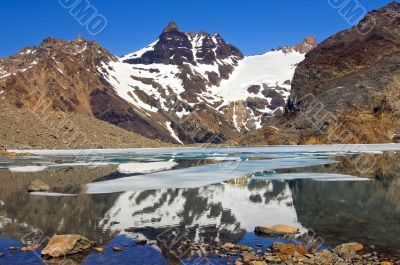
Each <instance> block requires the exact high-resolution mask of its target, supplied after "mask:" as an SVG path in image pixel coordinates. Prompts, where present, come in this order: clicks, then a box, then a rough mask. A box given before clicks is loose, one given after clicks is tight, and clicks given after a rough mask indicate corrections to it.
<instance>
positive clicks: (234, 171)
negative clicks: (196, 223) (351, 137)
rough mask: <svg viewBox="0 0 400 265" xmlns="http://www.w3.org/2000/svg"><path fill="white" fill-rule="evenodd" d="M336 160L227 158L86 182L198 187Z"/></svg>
mask: <svg viewBox="0 0 400 265" xmlns="http://www.w3.org/2000/svg"><path fill="white" fill-rule="evenodd" d="M331 163H335V161H332V160H326V159H304V158H283V159H273V160H253V161H252V160H249V161H230V162H223V163H220V164H211V165H205V166H199V167H191V168H184V169H178V170H170V171H163V172H157V173H152V174H144V175H139V176H132V177H127V178H120V179H115V180H107V181H101V182H95V183H89V184H87V185H86V189H85V190H86V192H87V193H89V194H97V193H114V192H124V191H136V190H154V189H163V188H197V187H203V186H206V185H210V184H214V183H219V182H222V181H225V180H229V179H233V178H238V177H242V176H246V175H250V174H252V173H256V172H263V171H265V170H272V169H282V168H296V167H308V166H318V165H324V164H331Z"/></svg>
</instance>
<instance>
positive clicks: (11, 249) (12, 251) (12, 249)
mask: <svg viewBox="0 0 400 265" xmlns="http://www.w3.org/2000/svg"><path fill="white" fill-rule="evenodd" d="M8 251H10V252H11V253H14V252H16V251H17V248H16V247H9V248H8Z"/></svg>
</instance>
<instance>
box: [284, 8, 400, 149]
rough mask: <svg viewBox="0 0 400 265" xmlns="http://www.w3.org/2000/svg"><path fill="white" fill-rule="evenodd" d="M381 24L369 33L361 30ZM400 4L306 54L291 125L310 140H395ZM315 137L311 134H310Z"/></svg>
mask: <svg viewBox="0 0 400 265" xmlns="http://www.w3.org/2000/svg"><path fill="white" fill-rule="evenodd" d="M374 24H375V26H374V27H373V28H372V29H371V30H370V31H369V32H367V34H365V33H361V32H360V31H359V30H358V29H360V28H363V27H364V26H366V25H374ZM399 99H400V4H399V3H397V2H393V3H391V4H389V5H388V6H386V7H384V8H382V9H379V10H374V11H372V12H370V13H369V14H368V15H367V16H366V17H365V18H364V19H363V20H362V21H361V22H360V24H359V25H358V26H357V27H353V28H351V29H349V30H346V31H343V32H339V33H337V34H335V35H333V36H332V37H330V38H328V39H327V40H325V41H323V42H322V43H321V44H319V45H318V47H317V48H315V49H313V50H312V51H310V52H309V53H308V54H307V55H306V59H305V60H304V61H303V62H301V63H300V64H299V66H298V67H297V69H296V72H295V75H294V78H293V83H292V91H291V95H290V98H289V101H288V104H287V112H288V113H290V114H291V115H293V116H294V118H293V117H292V118H291V119H290V121H289V122H288V123H287V124H290V126H291V128H292V129H295V130H298V131H302V132H304V133H305V134H306V135H305V136H304V139H303V141H305V142H307V141H308V140H309V139H310V137H311V135H315V138H316V141H317V142H326V143H330V142H343V141H347V142H348V143H353V142H356V143H357V142H390V141H391V140H392V137H393V135H394V134H396V133H397V132H398V130H399V129H400V126H399V119H398V118H399V112H398V110H399V109H400V104H399ZM307 135H309V136H307Z"/></svg>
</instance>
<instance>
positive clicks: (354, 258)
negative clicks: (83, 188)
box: [0, 229, 400, 265]
mask: <svg viewBox="0 0 400 265" xmlns="http://www.w3.org/2000/svg"><path fill="white" fill-rule="evenodd" d="M256 231H257V229H256ZM269 232H271V233H268V234H269V235H274V236H277V235H279V234H280V235H283V234H282V233H281V232H280V231H279V230H276V231H275V230H269ZM296 233H297V232H296ZM284 234H285V233H284ZM287 235H289V234H287V233H286V236H287ZM146 245H148V246H153V247H156V248H159V249H160V250H161V251H162V252H170V253H173V254H174V253H175V250H174V249H169V248H168V247H167V245H166V242H163V241H162V240H161V241H147V240H136V241H133V242H132V244H130V245H128V244H126V245H124V246H122V245H115V246H108V247H111V249H112V252H113V253H114V254H115V255H116V254H117V253H119V252H123V251H130V250H129V249H130V248H131V247H138V246H146ZM174 248H179V249H180V250H182V249H185V251H184V255H183V256H180V257H177V259H178V260H179V262H181V261H182V260H197V261H198V260H204V261H209V259H210V258H213V260H215V258H218V264H227V265H267V264H276V265H281V264H286V265H291V264H336V265H345V264H359V265H363V264H366V265H367V264H368V265H396V264H400V259H396V258H387V257H384V256H383V255H382V254H381V253H378V252H376V251H372V252H369V251H367V250H365V248H364V246H363V245H361V244H359V243H355V242H353V243H345V244H341V245H339V246H336V247H335V248H334V249H330V248H324V247H319V248H318V249H316V248H312V247H309V246H306V245H302V244H294V243H282V242H275V243H273V244H272V245H270V246H269V247H268V248H265V247H264V246H263V245H261V244H256V245H254V246H245V245H237V244H233V243H229V242H228V243H218V242H215V243H213V244H207V243H198V242H194V241H190V240H185V241H183V242H179V243H178V245H175V246H174ZM39 249H41V246H40V245H39V244H36V243H32V242H31V243H29V244H27V245H24V246H23V247H20V248H17V247H9V248H8V251H9V252H10V253H12V254H14V255H15V254H16V253H18V252H31V251H35V252H37V251H39ZM104 249H105V246H102V245H100V244H97V243H96V242H93V241H90V240H89V239H87V238H85V237H83V236H81V235H55V236H53V237H52V238H51V239H50V240H49V242H48V243H47V245H46V246H45V247H44V248H43V249H42V250H41V252H40V253H41V255H42V259H43V261H44V262H46V263H48V264H63V262H65V261H68V262H73V264H80V262H82V261H83V260H84V259H85V258H86V257H87V256H88V255H89V254H91V253H95V254H97V255H103V254H104ZM4 255H5V254H4V253H1V252H0V263H1V258H2V257H4ZM174 264H175V263H174ZM207 264H213V262H211V263H207Z"/></svg>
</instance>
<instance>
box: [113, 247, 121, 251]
mask: <svg viewBox="0 0 400 265" xmlns="http://www.w3.org/2000/svg"><path fill="white" fill-rule="evenodd" d="M112 250H113V251H114V252H121V251H122V248H120V247H113V248H112Z"/></svg>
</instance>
